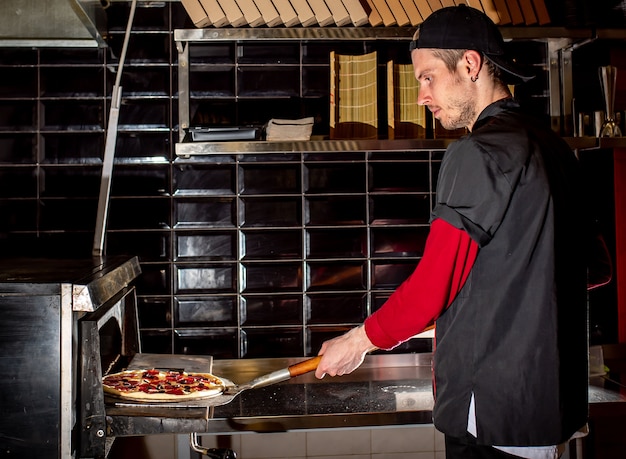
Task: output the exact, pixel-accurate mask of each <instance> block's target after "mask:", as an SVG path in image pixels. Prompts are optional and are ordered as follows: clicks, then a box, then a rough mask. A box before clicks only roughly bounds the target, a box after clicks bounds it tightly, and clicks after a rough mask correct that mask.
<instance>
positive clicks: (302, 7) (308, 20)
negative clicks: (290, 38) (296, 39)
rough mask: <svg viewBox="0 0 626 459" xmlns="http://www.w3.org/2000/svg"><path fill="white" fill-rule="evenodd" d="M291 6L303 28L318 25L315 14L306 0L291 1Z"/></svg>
mask: <svg viewBox="0 0 626 459" xmlns="http://www.w3.org/2000/svg"><path fill="white" fill-rule="evenodd" d="M290 2H291V6H292V7H293V9H294V10H295V11H296V14H297V15H298V21H299V22H300V24H302V26H303V27H307V26H311V25H313V24H316V23H317V20H316V19H315V13H313V10H312V9H311V7H310V6H309V4H308V3H307V1H306V0H290Z"/></svg>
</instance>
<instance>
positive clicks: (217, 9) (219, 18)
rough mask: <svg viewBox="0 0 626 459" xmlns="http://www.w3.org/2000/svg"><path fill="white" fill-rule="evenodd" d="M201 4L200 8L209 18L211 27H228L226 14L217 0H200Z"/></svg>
mask: <svg viewBox="0 0 626 459" xmlns="http://www.w3.org/2000/svg"><path fill="white" fill-rule="evenodd" d="M200 3H201V4H202V8H204V11H206V14H207V15H208V16H209V20H210V21H211V24H213V27H224V26H225V25H228V18H227V17H226V13H225V12H224V10H222V7H221V6H220V4H219V3H217V0H200Z"/></svg>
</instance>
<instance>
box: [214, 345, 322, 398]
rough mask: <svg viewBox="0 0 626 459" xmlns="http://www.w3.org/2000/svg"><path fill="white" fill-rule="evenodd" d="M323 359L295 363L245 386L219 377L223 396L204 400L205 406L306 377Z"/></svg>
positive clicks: (318, 357) (319, 357) (317, 358)
mask: <svg viewBox="0 0 626 459" xmlns="http://www.w3.org/2000/svg"><path fill="white" fill-rule="evenodd" d="M321 359H322V356H321V355H318V356H317V357H313V358H311V359H308V360H304V361H302V362H299V363H294V364H293V365H290V366H288V367H287V368H281V369H280V370H276V371H272V372H271V373H267V374H265V375H262V376H259V377H257V378H254V379H253V380H251V381H248V382H247V383H244V384H235V383H233V382H232V381H230V380H228V379H226V378H222V377H220V376H218V378H220V379H221V380H222V381H223V382H224V390H223V391H222V393H221V394H219V395H215V396H213V397H210V398H207V399H205V400H204V403H203V405H204V406H220V405H225V404H227V403H229V402H230V401H231V400H232V399H234V398H235V397H236V396H237V395H239V394H241V393H242V392H243V391H244V390H250V389H257V388H259V387H265V386H269V385H272V384H276V383H279V382H282V381H287V380H289V379H291V378H295V377H296V376H300V375H304V374H306V373H309V372H311V371H315V369H316V368H317V365H318V364H319V363H320V360H321Z"/></svg>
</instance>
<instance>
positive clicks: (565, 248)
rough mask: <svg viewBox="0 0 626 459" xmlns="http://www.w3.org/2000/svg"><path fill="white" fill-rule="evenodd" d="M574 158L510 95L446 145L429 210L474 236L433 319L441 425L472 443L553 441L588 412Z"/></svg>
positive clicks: (581, 228)
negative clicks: (456, 289)
mask: <svg viewBox="0 0 626 459" xmlns="http://www.w3.org/2000/svg"><path fill="white" fill-rule="evenodd" d="M583 208H584V205H583V195H582V190H581V182H580V172H579V169H578V162H577V160H576V158H575V156H574V154H573V152H572V151H571V150H570V149H569V147H568V146H567V144H566V143H565V142H564V141H563V140H562V139H560V138H559V137H558V136H557V135H556V134H554V133H553V132H552V131H550V130H549V129H546V128H544V127H543V126H542V125H540V124H539V123H538V122H537V121H535V120H534V119H532V118H530V117H527V116H525V115H524V114H522V113H521V111H520V109H519V106H518V105H517V103H516V102H514V101H513V100H512V99H504V100H501V101H498V102H495V103H493V104H491V105H489V106H488V107H487V108H485V110H484V111H483V112H482V113H481V114H480V116H479V118H478V120H477V121H476V124H475V125H474V127H473V129H472V132H471V133H470V134H469V135H467V136H465V137H463V138H461V139H460V140H458V141H456V142H455V143H453V144H451V145H450V146H449V148H448V150H447V151H446V153H445V155H444V158H443V161H442V165H441V170H440V174H439V179H438V183H437V202H436V206H435V208H434V210H433V214H432V218H433V219H434V218H443V219H444V220H446V221H447V222H448V223H450V224H452V225H453V226H455V227H457V228H461V229H463V230H465V231H467V232H468V233H469V235H470V236H471V237H472V239H474V240H475V241H476V242H477V243H478V244H479V246H480V250H479V253H478V256H477V258H476V261H475V264H474V266H473V268H472V271H471V273H470V275H469V277H468V279H467V282H466V283H465V285H464V286H463V288H462V290H461V291H460V293H459V295H458V297H457V298H456V299H455V300H454V302H453V303H452V304H451V306H450V307H449V308H448V309H447V310H446V311H445V312H444V313H443V314H442V315H441V317H440V318H439V319H438V320H437V328H436V330H437V332H436V351H435V357H434V371H435V399H436V402H435V407H434V411H433V418H434V423H435V426H436V427H437V428H438V430H440V431H442V432H444V433H445V434H448V435H451V436H455V437H464V436H465V435H466V431H467V420H468V409H469V404H470V398H471V395H472V393H473V394H474V395H475V402H476V422H477V434H478V437H477V442H478V443H479V444H486V445H501V446H542V445H556V444H559V443H562V442H563V441H566V440H567V439H569V438H570V436H571V435H572V434H573V433H574V432H575V431H576V430H578V429H579V428H581V427H582V426H584V424H585V422H586V420H587V412H588V408H587V398H588V393H587V391H588V389H587V382H588V369H587V358H588V357H587V355H588V354H587V352H588V351H587V325H586V324H587V320H586V317H587V313H586V295H585V288H586V284H585V282H586V263H585V259H584V256H583V254H582V251H581V250H580V247H581V246H582V245H583V241H584V238H586V237H587V235H586V231H587V227H586V225H585V221H586V216H585V215H584V213H583Z"/></svg>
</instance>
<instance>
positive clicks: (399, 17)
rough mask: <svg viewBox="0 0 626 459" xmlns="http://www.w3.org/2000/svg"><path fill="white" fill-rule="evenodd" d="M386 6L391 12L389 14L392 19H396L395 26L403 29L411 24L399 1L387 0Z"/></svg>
mask: <svg viewBox="0 0 626 459" xmlns="http://www.w3.org/2000/svg"><path fill="white" fill-rule="evenodd" d="M387 5H388V6H389V9H390V10H391V14H393V17H394V18H396V24H397V25H399V26H400V27H404V26H407V25H409V24H410V23H411V21H409V17H408V16H407V14H406V12H405V11H404V8H402V5H401V4H400V1H399V0H387Z"/></svg>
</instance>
